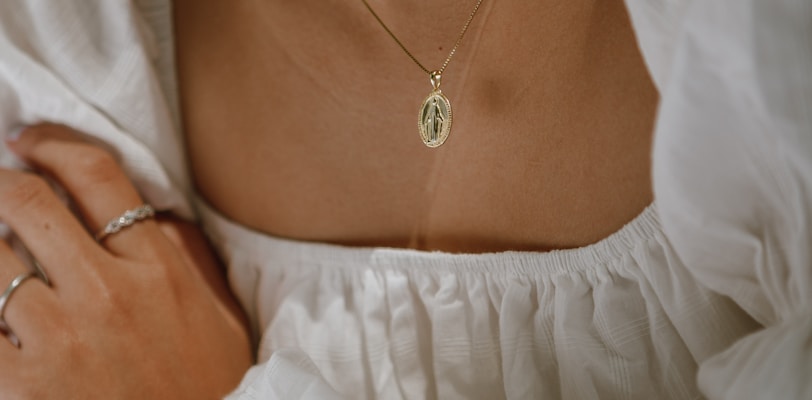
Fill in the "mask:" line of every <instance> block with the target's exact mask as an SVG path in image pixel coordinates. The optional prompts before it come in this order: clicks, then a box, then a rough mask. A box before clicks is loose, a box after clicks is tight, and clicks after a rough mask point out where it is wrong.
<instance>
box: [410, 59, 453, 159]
mask: <svg viewBox="0 0 812 400" xmlns="http://www.w3.org/2000/svg"><path fill="white" fill-rule="evenodd" d="M440 78H442V76H441V75H440V72H439V71H434V72H432V73H431V77H430V79H431V84H432V86H434V90H432V91H431V93H429V95H428V97H426V100H424V101H423V105H422V106H421V107H420V114H419V115H418V119H417V127H418V129H419V130H420V138H421V139H423V144H425V145H426V146H428V147H440V145H442V144H443V143H445V141H446V139H448V134H449V133H451V102H450V101H448V97H445V95H444V94H443V92H442V91H441V90H440Z"/></svg>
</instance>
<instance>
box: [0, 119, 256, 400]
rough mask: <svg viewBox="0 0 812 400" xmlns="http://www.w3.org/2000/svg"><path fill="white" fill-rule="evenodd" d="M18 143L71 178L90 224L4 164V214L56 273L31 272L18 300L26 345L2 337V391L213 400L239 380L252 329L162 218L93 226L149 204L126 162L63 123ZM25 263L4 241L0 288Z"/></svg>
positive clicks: (14, 309) (12, 320)
mask: <svg viewBox="0 0 812 400" xmlns="http://www.w3.org/2000/svg"><path fill="white" fill-rule="evenodd" d="M9 147H10V148H11V149H12V150H13V151H14V152H15V153H17V154H18V155H19V156H21V157H22V158H23V159H25V160H26V161H28V162H29V164H31V165H33V166H34V167H35V168H37V169H38V170H40V171H41V172H43V173H46V174H48V175H50V176H52V177H53V178H55V179H56V180H57V181H58V182H59V183H60V184H61V185H62V186H63V187H65V189H66V190H67V191H68V192H69V193H70V195H71V196H72V198H73V200H74V201H75V203H76V205H77V207H78V210H79V212H80V214H81V216H82V219H83V222H80V221H79V220H77V218H75V217H74V216H73V215H72V214H71V213H70V212H69V210H68V209H67V208H66V206H64V205H63V204H62V203H61V202H60V201H59V200H58V198H57V196H56V195H55V194H54V193H53V192H52V191H51V189H50V188H49V186H48V185H47V184H46V183H45V181H44V180H43V179H41V178H39V177H38V176H36V175H33V174H30V173H24V172H18V171H10V170H5V169H0V220H2V221H4V222H5V223H7V224H8V225H9V226H10V227H11V228H12V230H13V231H14V232H15V233H16V234H17V235H18V236H19V237H20V238H21V239H22V241H23V242H24V243H25V245H26V246H27V247H28V249H29V250H30V251H31V253H32V254H33V256H34V257H35V258H36V259H37V260H38V261H39V262H40V264H41V265H42V266H43V268H44V270H45V271H46V273H47V274H48V276H49V277H50V280H51V282H52V286H51V287H48V286H47V285H45V284H44V283H43V282H42V281H41V280H39V279H29V280H27V281H26V282H24V283H23V284H22V285H21V286H20V287H19V288H18V289H17V290H16V291H15V292H14V295H13V297H11V298H10V299H9V302H8V304H7V306H6V309H5V314H4V317H5V320H6V321H7V323H8V325H9V327H10V328H11V329H12V330H13V332H14V333H15V334H16V336H17V337H18V338H19V340H20V344H21V346H20V347H19V348H17V347H15V346H14V345H12V343H11V342H9V341H7V340H3V338H2V336H0V397H2V398H14V399H18V398H19V399H52V398H59V399H90V398H103V399H130V398H132V399H161V398H171V399H206V398H220V397H222V396H224V395H225V394H227V393H228V392H229V391H230V390H232V389H233V388H235V387H236V386H237V384H238V383H239V381H240V379H241V377H242V375H243V374H244V373H245V371H246V369H247V368H248V367H249V366H250V364H251V352H250V343H249V339H248V335H247V333H246V330H245V328H244V326H243V324H242V323H241V321H240V320H239V318H238V317H236V316H235V315H234V313H233V312H232V310H230V309H229V307H228V304H227V302H226V303H224V301H223V295H222V293H216V290H213V289H212V287H211V286H209V285H208V284H207V279H206V277H205V276H204V275H205V273H203V272H201V270H200V269H199V267H198V266H197V265H193V263H194V262H195V257H193V256H192V257H190V256H189V254H184V249H183V248H179V247H178V246H176V244H175V243H177V242H174V243H173V241H172V240H170V239H168V237H167V235H165V234H164V233H163V231H162V229H161V228H160V227H159V224H158V222H156V221H155V220H144V221H141V222H138V223H136V224H135V225H133V226H131V227H128V228H125V229H124V230H122V231H121V232H119V233H116V234H113V235H111V236H109V237H108V238H106V239H104V240H103V241H102V243H101V244H100V243H97V242H96V241H95V240H94V239H93V236H92V234H90V233H89V232H88V230H87V229H86V228H85V226H87V228H88V229H89V230H90V231H91V232H94V233H95V232H98V231H99V230H101V229H102V228H103V227H104V225H106V224H107V222H108V221H109V220H110V219H112V218H115V217H118V216H119V215H121V214H122V213H123V212H124V211H125V210H129V209H132V208H135V207H137V206H139V205H141V204H142V203H143V201H142V199H141V198H140V197H139V195H138V192H137V191H136V189H135V188H134V187H133V186H132V184H131V183H130V182H129V180H128V179H127V178H126V176H125V175H124V173H123V172H122V170H121V169H120V168H119V166H118V165H117V163H116V162H115V159H114V158H113V157H112V156H111V155H110V154H109V153H107V152H105V151H103V150H101V149H100V148H98V147H95V146H92V145H89V144H87V143H85V142H83V141H81V140H80V139H79V138H78V136H77V135H76V134H75V133H73V132H72V131H70V130H69V129H68V128H65V127H61V126H57V125H41V126H38V127H34V128H29V129H28V130H27V131H26V132H24V133H23V135H22V136H21V137H20V139H19V140H17V141H16V142H10V143H9ZM185 230H188V229H186V228H181V229H180V230H177V229H175V230H174V231H175V232H176V233H177V232H184V231H185ZM170 236H172V235H170ZM174 236H175V239H178V236H177V235H174ZM204 263H205V262H204ZM209 264H211V261H210V260H209ZM25 270H26V269H25V267H24V266H23V264H22V262H21V261H20V260H19V259H17V258H16V257H15V256H14V254H13V253H12V251H11V249H10V248H9V246H8V245H7V244H6V243H4V242H2V241H0V291H2V290H4V288H5V287H6V285H8V283H9V282H10V281H11V280H12V279H13V278H14V277H15V276H17V275H19V274H20V273H22V272H25ZM208 275H210V274H208ZM215 287H216V285H215ZM219 287H221V288H222V284H220V286H219Z"/></svg>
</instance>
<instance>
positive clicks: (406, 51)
mask: <svg viewBox="0 0 812 400" xmlns="http://www.w3.org/2000/svg"><path fill="white" fill-rule="evenodd" d="M361 1H362V2H363V3H364V5H365V6H366V7H367V10H369V12H370V13H372V16H373V17H375V19H376V20H378V23H379V24H381V27H383V29H384V30H385V31H386V33H388V34H389V36H391V37H392V39H394V40H395V43H397V44H398V46H400V48H401V49H403V51H404V52H405V53H406V55H407V56H409V58H411V59H412V61H414V63H415V64H417V66H418V67H420V69H422V70H423V72H425V73H427V74H431V73H432V71H429V69H428V68H426V67H424V66H423V64H421V63H420V61H417V58H415V57H414V56H413V55H412V53H411V52H409V50H407V49H406V46H404V45H403V43H401V42H400V40H398V38H397V36H395V34H394V33H392V31H391V30H390V29H389V27H387V26H386V24H384V23H383V21H382V20H381V17H379V16H378V14H377V13H376V12H375V10H373V9H372V7H371V6H370V5H369V3H367V0H361ZM480 4H482V0H478V1H477V2H476V5H475V6H474V11H471V15H469V16H468V20H467V21H465V25H464V26H463V27H462V31H460V36H459V37H457V42H456V43H454V47H453V48H452V49H451V52H450V53H448V57H446V59H445V62H444V63H443V66H442V67H441V68H440V69H439V71H438V72H439V73H440V74H442V73H443V71H445V68H446V67H447V66H448V63H449V62H451V57H454V53H456V52H457V47H459V46H460V43H461V42H462V38H463V36H465V32H467V31H468V27H469V26H470V25H471V21H473V20H474V16H475V15H476V12H477V11H479V5H480Z"/></svg>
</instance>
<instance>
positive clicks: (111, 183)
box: [9, 124, 162, 259]
mask: <svg viewBox="0 0 812 400" xmlns="http://www.w3.org/2000/svg"><path fill="white" fill-rule="evenodd" d="M9 146H10V147H11V149H12V150H14V152H15V153H17V154H18V155H20V156H21V157H23V158H24V159H25V160H27V161H28V162H29V163H31V164H32V165H33V166H34V167H36V168H37V169H40V170H43V171H45V172H47V173H48V174H49V175H52V176H53V177H54V178H56V179H57V180H58V181H59V182H60V183H61V184H62V186H63V187H64V188H65V189H67V191H68V192H69V193H70V195H71V197H72V198H73V199H74V201H75V202H76V205H77V207H78V209H79V211H80V213H81V214H82V217H83V218H84V220H85V222H86V224H87V226H88V228H89V229H90V230H91V232H92V233H94V234H96V233H98V232H100V231H101V230H102V229H103V228H104V227H105V225H107V223H109V222H110V221H111V220H112V219H114V218H118V217H119V216H121V215H122V214H123V213H124V212H125V211H127V210H131V209H134V208H136V207H138V206H140V205H142V204H143V200H142V199H141V196H140V195H139V194H138V191H137V190H136V189H135V187H134V186H133V185H132V183H131V182H130V180H129V179H128V178H127V176H126V174H124V171H123V170H122V169H121V167H120V166H119V165H118V163H117V161H116V160H115V158H114V157H113V155H112V154H111V153H110V152H108V151H106V150H104V149H102V148H100V147H99V146H95V145H92V144H90V143H88V142H86V141H84V140H82V139H80V137H79V134H78V133H76V132H75V131H72V130H71V129H70V128H68V127H65V126H60V125H53V124H43V125H37V126H35V127H31V128H28V129H27V130H25V131H24V132H23V133H22V135H20V137H19V138H18V140H16V141H15V142H10V143H9ZM161 238H162V236H161V234H160V231H159V229H158V227H157V225H156V224H155V223H154V221H149V220H143V221H140V222H137V223H135V224H134V225H132V226H130V227H127V228H125V229H123V230H122V231H121V232H119V233H116V234H113V235H110V236H108V237H107V238H105V239H104V241H103V244H104V245H105V247H107V249H108V250H110V251H111V252H112V253H113V254H116V255H120V256H123V257H125V258H132V259H144V258H149V256H150V253H151V252H150V250H151V249H154V248H155V244H156V243H155V242H156V241H161Z"/></svg>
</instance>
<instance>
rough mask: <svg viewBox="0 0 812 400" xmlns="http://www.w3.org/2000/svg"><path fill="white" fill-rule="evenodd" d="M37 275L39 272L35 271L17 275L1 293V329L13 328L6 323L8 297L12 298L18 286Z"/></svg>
mask: <svg viewBox="0 0 812 400" xmlns="http://www.w3.org/2000/svg"><path fill="white" fill-rule="evenodd" d="M36 277H37V273H36V272H33V271H29V272H25V273H22V274H20V275H17V277H16V278H14V279H13V280H12V281H11V283H9V284H8V287H7V288H6V291H5V292H3V294H2V295H0V330H2V331H5V332H11V329H9V326H8V324H7V323H6V317H5V316H4V314H5V312H6V305H7V304H8V299H9V298H11V294H12V293H14V291H15V290H17V288H18V287H20V285H22V284H23V282H25V281H26V280H27V279H28V278H36Z"/></svg>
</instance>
